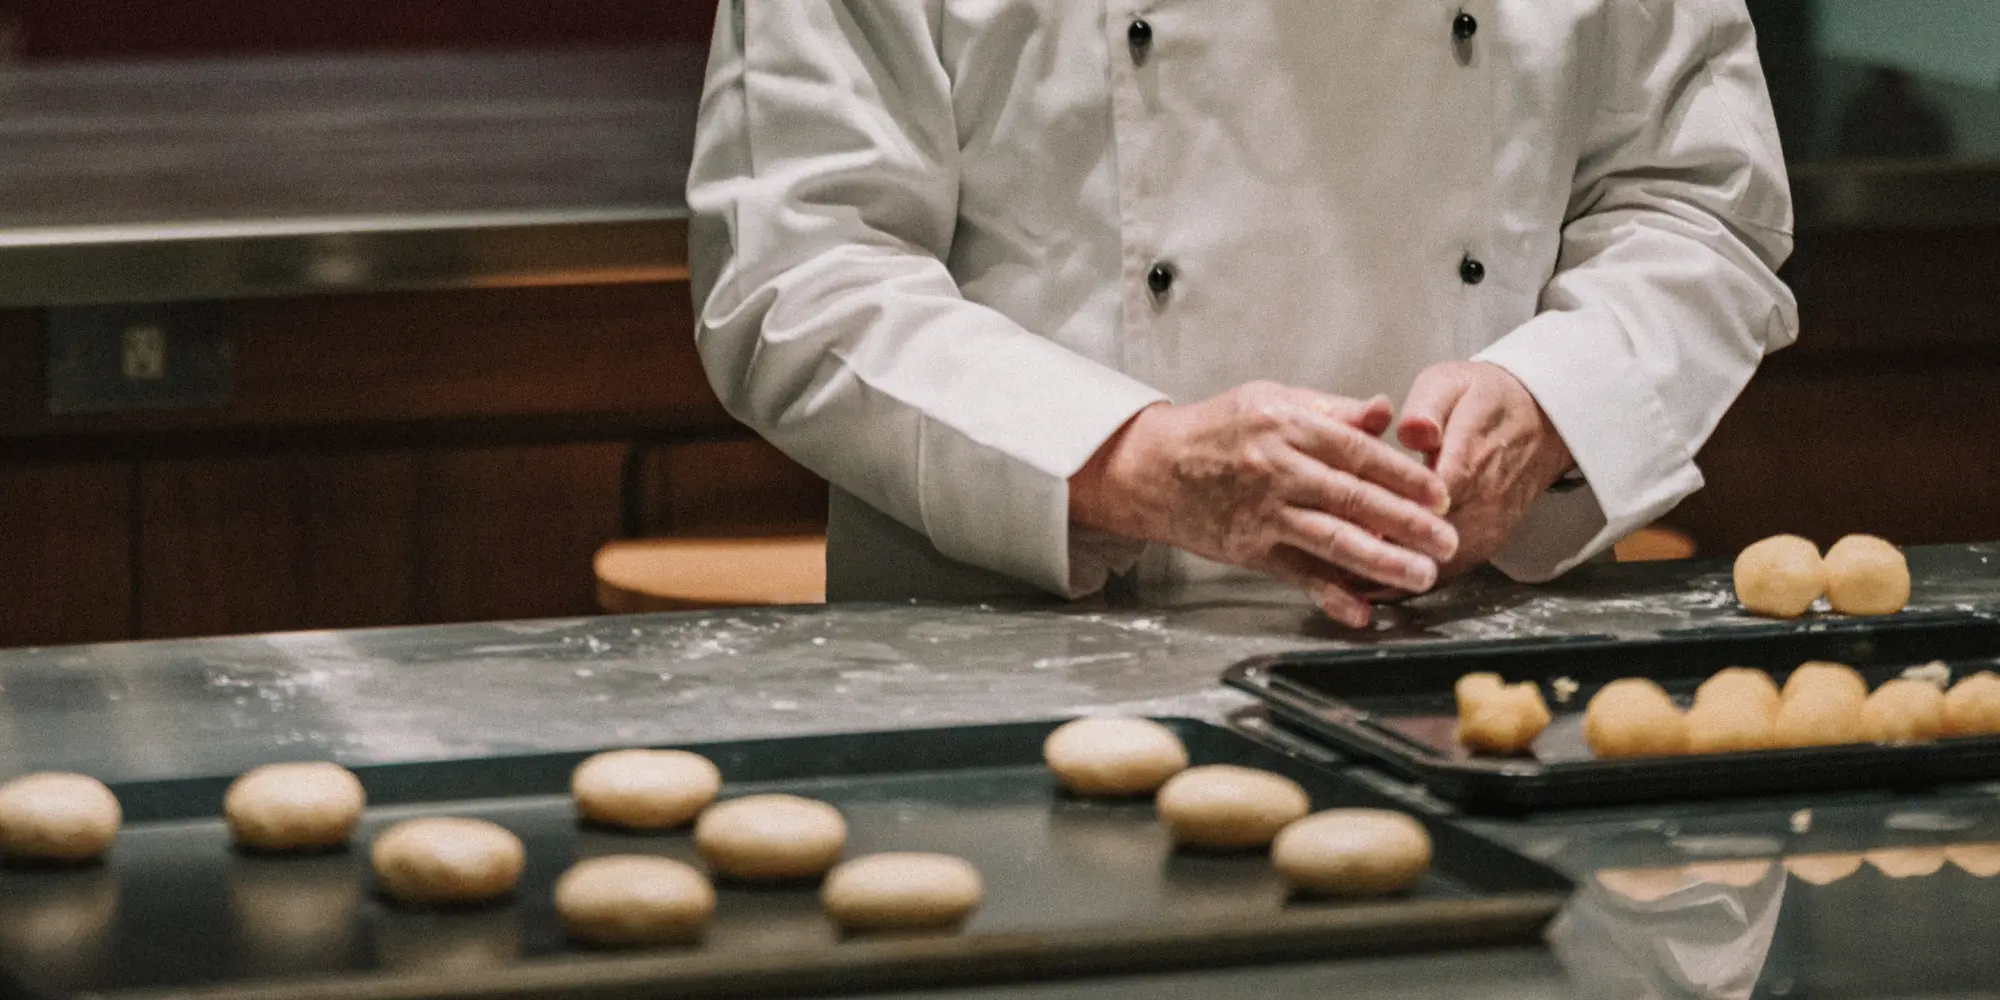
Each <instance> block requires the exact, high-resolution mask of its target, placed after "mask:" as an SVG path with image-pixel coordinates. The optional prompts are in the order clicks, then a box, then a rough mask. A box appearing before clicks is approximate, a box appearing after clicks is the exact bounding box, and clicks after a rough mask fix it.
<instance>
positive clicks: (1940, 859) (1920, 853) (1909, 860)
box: [1868, 847, 1945, 878]
mask: <svg viewBox="0 0 2000 1000" xmlns="http://www.w3.org/2000/svg"><path fill="white" fill-rule="evenodd" d="M1944 862H1945V853H1944V848H1942V847H1878V848H1876V849H1875V850H1872V851H1869V852H1868V863H1869V864H1871V865H1874V866H1875V870H1876V871H1879V872H1881V873H1882V874H1884V875H1887V876H1888V877H1890V878H1925V877H1927V876H1931V875H1936V874H1937V873H1938V872H1939V871H1942V870H1943V869H1944Z"/></svg>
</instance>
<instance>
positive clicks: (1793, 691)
mask: <svg viewBox="0 0 2000 1000" xmlns="http://www.w3.org/2000/svg"><path fill="white" fill-rule="evenodd" d="M1807 691H1819V692H1822V693H1825V694H1831V695H1837V696H1839V697H1841V698H1845V699H1848V700H1850V701H1852V702H1854V704H1855V705H1856V706H1857V707H1858V706H1859V705H1860V704H1861V703H1862V702H1864V701H1867V700H1868V682H1867V681H1865V680H1863V679H1862V677H1861V672H1860V671H1858V670H1856V669H1854V668H1853V667H1850V666H1848V665H1847V664H1845V663H1828V662H1826V661H1824V660H1813V661H1810V662H1807V663H1801V664H1799V668H1798V669H1797V670H1794V671H1792V675H1791V676H1790V677H1787V678H1785V690H1784V698H1783V700H1785V701H1790V700H1791V699H1793V698H1796V697H1798V696H1799V695H1800V694H1802V693H1804V692H1807Z"/></svg>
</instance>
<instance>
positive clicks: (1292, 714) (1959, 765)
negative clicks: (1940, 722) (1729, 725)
mask: <svg viewBox="0 0 2000 1000" xmlns="http://www.w3.org/2000/svg"><path fill="white" fill-rule="evenodd" d="M1807 660H1833V661H1836V662H1840V663H1847V664H1850V665H1852V666H1854V667H1855V668H1856V669H1858V670H1860V671H1861V673H1862V675H1863V676H1864V677H1865V678H1867V680H1868V682H1869V683H1870V685H1871V686H1872V685H1875V684H1880V683H1881V682H1883V681H1885V680H1888V679H1890V678H1893V677H1896V676H1897V675H1898V674H1900V673H1901V672H1902V671H1903V670H1904V669H1906V668H1909V667H1913V666H1918V665H1921V664H1925V663H1930V662H1932V661H1938V660H1942V661H1944V662H1945V663H1946V664H1947V666H1949V667H1950V668H1951V670H1952V676H1953V677H1954V678H1956V677H1962V676H1965V675H1966V674H1969V673H1973V672H1976V671H1979V670H1992V669H2000V621H1995V620H1993V619H1990V618H1985V617H1980V616H1974V615H1956V614H1954V615H1935V616H1926V615H1910V616H1894V617H1887V618H1878V619H1842V620H1832V621H1827V620H1812V621H1805V622H1800V623H1792V624H1779V625H1770V626H1753V627H1748V628H1716V629H1692V630H1686V631H1681V632H1669V633H1666V634H1664V635H1662V636H1660V637H1658V638H1653V639H1625V638H1618V637H1612V636H1579V637H1572V638H1563V639H1526V640H1503V641H1483V642H1453V643H1431V644H1426V645H1423V646H1377V647H1372V648H1359V649H1343V650H1332V651H1309V652H1300V653H1289V654H1283V655H1279V656H1270V657H1261V658H1258V659H1254V660H1249V661H1246V662H1244V663H1241V664H1238V665H1237V666H1235V667H1233V668H1231V669H1230V670H1229V671H1228V672H1227V673H1226V674H1225V675H1224V680H1225V681H1226V682H1227V683H1229V684H1231V685H1233V686H1235V687H1238V688H1241V689H1243V690H1245V691H1248V692H1250V693H1251V694H1254V695H1256V696H1258V697H1259V698H1261V699H1263V700H1264V702H1265V703H1266V704H1267V705H1268V706H1269V707H1270V709H1271V710H1272V712H1273V713H1274V714H1275V715H1277V716H1278V717H1279V718H1280V719H1281V720H1282V721H1284V722H1285V723H1286V724H1288V725H1290V726H1293V727H1296V728H1298V729H1301V730H1303V731H1305V732H1306V733H1308V734H1310V735H1311V736H1312V737H1314V738H1316V739H1318V740H1321V741H1323V742H1325V743H1327V744H1330V745H1332V746H1334V747H1335V748H1338V749H1340V750H1343V751H1345V752H1348V753H1353V754H1358V755H1361V756H1363V757H1366V758H1369V759H1372V760H1373V761H1375V762H1377V763H1379V764H1381V765H1382V766H1384V767H1385V768H1387V769H1389V770H1391V771H1393V772H1395V773H1396V774H1398V775H1399V776H1402V777H1404V778H1407V779H1410V780H1413V781H1417V782H1421V783H1422V784H1424V785H1425V786H1427V787H1428V788H1429V789H1430V790H1431V791H1432V792H1433V793H1435V794H1436V795H1438V796H1439V797H1441V798H1444V799H1446V800H1449V801H1452V802H1455V803H1458V804H1459V805H1461V806H1464V807H1466V808H1468V809H1474V810H1482V811H1523V810H1531V809H1542V808H1559V807H1569V806H1598V805H1613V804H1620V803H1633V802H1650V801H1662V800H1671V799H1696V798H1715V797H1719V796H1732V795H1772V794H1782V793H1787V792H1814V791H1828V790H1834V789H1847V788H1920V787H1927V786H1933V785H1941V784H1951V783H1956V782H1966V781H1980V780H1987V779H1992V778H1996V777H2000V737H1971V738H1958V739H1947V740H1938V741H1936V742H1933V743H1923V744H1911V745H1894V746H1891V745H1876V744H1857V745H1850V746H1836V747H1815V748H1811V749H1794V750H1764V751H1757V752H1754V753H1734V754H1712V755H1705V756H1683V757H1653V758H1638V759H1630V760H1597V759H1595V758H1593V757H1592V756H1591V753H1590V750H1589V748H1588V747H1587V746H1586V745H1585V743H1584V740H1583V731H1582V723H1583V709H1584V706H1585V705H1587V704H1588V703H1589V701H1590V697H1591V696H1592V695H1593V694H1595V693H1596V692H1597V690H1598V689H1599V688H1601V687H1603V686H1604V685H1605V684H1607V683H1609V682H1611V681H1614V680H1617V679H1619V678H1621V677H1649V678H1652V679H1653V680H1655V681H1658V682H1659V683H1660V685H1661V686H1662V687H1664V688H1666V689H1667V691H1668V692H1669V693H1670V694H1673V695H1674V696H1675V697H1676V698H1677V699H1678V700H1679V701H1680V703H1681V704H1682V705H1683V706H1685V705H1686V704H1687V703H1688V702H1689V700H1690V699H1691V698H1692V697H1693V694H1694V690H1695V688H1696V687H1698V686H1699V685H1700V684H1701V682H1702V681H1704V680H1707V679H1708V678H1709V677H1710V676H1711V675H1713V674H1714V673H1715V672H1716V671H1718V670H1721V669H1722V668H1724V667H1730V666H1748V667H1760V668H1763V669H1765V670H1768V671H1769V672H1770V673H1771V675H1772V676H1773V677H1774V678H1776V679H1777V680H1778V681H1779V682H1780V683H1782V682H1783V681H1784V680H1785V678H1786V677H1787V676H1788V675H1789V674H1790V672H1791V670H1792V669H1793V668H1794V667H1796V666H1798V665H1799V664H1800V663H1802V662H1805V661H1807ZM1482 670H1484V671H1492V672H1494V673H1497V674H1499V675H1500V676H1501V677H1502V678H1504V679H1505V680H1507V681H1508V682H1510V683H1511V682H1517V681H1534V682H1535V683H1537V684H1538V685H1540V686H1541V689H1542V695H1543V697H1544V699H1545V700H1547V701H1548V703H1549V707H1550V709H1551V711H1553V712H1554V713H1555V719H1554V721H1552V722H1551V723H1550V725H1549V727H1548V729H1547V730H1546V731H1544V732H1543V733H1542V735H1541V737H1540V738H1539V739H1538V740H1536V741H1535V745H1534V747H1533V748H1532V749H1533V752H1532V756H1522V757H1512V758H1493V757H1473V756H1470V755H1468V754H1467V753H1466V751H1465V749H1464V748H1463V747H1461V746H1460V745H1459V744H1458V741H1457V739H1456V737H1455V735H1454V732H1453V729H1454V727H1455V725H1456V723H1457V708H1456V705H1455V703H1454V700H1453V697H1452V685H1453V684H1454V683H1456V682H1457V680H1458V679H1459V678H1460V677H1462V676H1464V675H1466V674H1468V673H1472V672H1474V671H1482ZM1559 678H1566V679H1568V680H1569V681H1573V682H1574V683H1575V684H1576V685H1577V690H1576V691H1575V693H1574V695H1573V696H1572V697H1571V698H1570V699H1569V700H1568V701H1567V703H1564V702H1562V701H1560V700H1558V699H1557V697H1556V696H1555V691H1556V687H1557V685H1556V683H1555V682H1556V681H1557V680H1558V679H1559Z"/></svg>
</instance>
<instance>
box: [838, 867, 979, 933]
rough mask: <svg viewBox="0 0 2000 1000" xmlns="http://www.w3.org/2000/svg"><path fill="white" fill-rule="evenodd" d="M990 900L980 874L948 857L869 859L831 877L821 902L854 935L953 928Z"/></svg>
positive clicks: (844, 868)
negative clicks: (985, 901) (855, 933)
mask: <svg viewBox="0 0 2000 1000" xmlns="http://www.w3.org/2000/svg"><path fill="white" fill-rule="evenodd" d="M984 896H985V886H984V884H983V883H982V882H981V880H980V878H979V869H977V868H974V867H972V865H971V864H969V863H967V862H966V861H964V860H962V859H960V858H954V857H952V856H950V855H948V854H904V853H890V854H870V855H868V856H866V857H860V858H855V859H854V860H852V861H847V862H843V863H842V864H841V865H840V866H839V867H837V868H835V869H834V870H833V871H832V873H830V874H828V875H827V877H826V885H825V886H824V887H823V888H822V889H821V890H820V902H821V904H822V905H824V906H825V907H826V912H827V914H828V915H829V916H831V917H833V919H834V922H836V923H838V924H840V926H841V927H842V928H845V929H846V930H850V931H887V930H921V929H927V928H935V927H952V926H956V925H957V924H959V923H961V922H963V921H964V920H965V918H966V917H967V916H968V915H969V914H971V913H972V911H973V910H975V909H977V908H978V906H979V903H980V900H981V899H983V898H984Z"/></svg>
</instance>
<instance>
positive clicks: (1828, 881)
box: [1785, 854, 1861, 885]
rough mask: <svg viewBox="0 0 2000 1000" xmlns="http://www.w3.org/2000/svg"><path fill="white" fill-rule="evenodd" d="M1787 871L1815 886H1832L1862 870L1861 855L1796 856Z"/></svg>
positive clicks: (1787, 860) (1787, 861)
mask: <svg viewBox="0 0 2000 1000" xmlns="http://www.w3.org/2000/svg"><path fill="white" fill-rule="evenodd" d="M1785 870H1786V871H1788V872H1791V873H1792V874H1793V875H1796V876H1798V877H1799V878H1800V879H1801V880H1803V881H1805V882H1809V883H1811V884H1813V885H1832V884H1833V883H1835V882H1838V881H1840V880H1841V879H1844V878H1846V877H1848V876H1849V875H1852V874H1854V873H1855V872H1858V871H1860V870H1861V855H1859V854H1795V855H1792V856H1791V857H1788V858H1786V859H1785Z"/></svg>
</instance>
